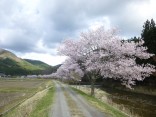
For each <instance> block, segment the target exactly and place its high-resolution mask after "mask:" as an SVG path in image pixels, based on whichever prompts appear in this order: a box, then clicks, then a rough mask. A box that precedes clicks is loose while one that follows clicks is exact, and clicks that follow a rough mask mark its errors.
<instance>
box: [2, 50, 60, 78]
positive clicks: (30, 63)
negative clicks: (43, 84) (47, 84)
mask: <svg viewBox="0 0 156 117" xmlns="http://www.w3.org/2000/svg"><path fill="white" fill-rule="evenodd" d="M56 69H57V68H56V67H52V66H50V65H48V64H46V63H44V62H41V61H36V60H29V59H25V60H24V59H21V58H19V57H17V56H16V55H15V54H13V53H12V52H10V51H7V50H4V49H0V72H1V73H5V74H6V75H27V74H50V73H52V72H55V71H56Z"/></svg>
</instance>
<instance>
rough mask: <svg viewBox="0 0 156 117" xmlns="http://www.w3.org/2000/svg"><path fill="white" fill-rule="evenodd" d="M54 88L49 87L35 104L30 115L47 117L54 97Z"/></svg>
mask: <svg viewBox="0 0 156 117" xmlns="http://www.w3.org/2000/svg"><path fill="white" fill-rule="evenodd" d="M54 92H55V88H54V87H52V88H50V89H49V91H48V93H47V94H46V95H45V96H44V97H43V98H42V99H41V100H39V102H38V103H37V105H36V108H35V109H34V110H33V111H32V112H31V114H30V117H48V114H49V110H50V108H51V104H52V103H53V99H54Z"/></svg>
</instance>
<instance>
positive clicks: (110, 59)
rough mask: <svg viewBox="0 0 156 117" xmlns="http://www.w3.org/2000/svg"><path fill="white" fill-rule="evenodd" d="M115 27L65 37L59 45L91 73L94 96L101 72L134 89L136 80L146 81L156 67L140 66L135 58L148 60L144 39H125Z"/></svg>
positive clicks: (64, 53)
mask: <svg viewBox="0 0 156 117" xmlns="http://www.w3.org/2000/svg"><path fill="white" fill-rule="evenodd" d="M116 32H117V31H116V30H115V29H110V30H107V31H106V30H105V29H104V27H103V26H102V27H99V28H97V29H95V30H88V31H87V32H83V33H81V35H80V37H79V39H78V40H76V41H74V40H65V41H64V42H63V43H62V45H61V46H60V48H59V53H60V54H61V55H65V56H68V57H69V58H70V59H72V60H74V62H75V63H77V65H79V68H80V69H81V70H82V71H83V72H84V73H86V74H88V76H89V78H90V81H91V95H94V82H95V80H96V79H97V78H98V76H99V75H101V76H103V77H104V78H113V79H119V80H121V81H122V84H123V85H126V86H127V87H129V88H131V85H135V81H136V80H144V78H145V77H147V76H149V75H150V74H152V73H153V72H154V71H155V69H154V66H152V65H150V64H143V65H137V64H136V61H135V59H136V58H140V59H148V58H149V57H151V56H153V54H149V53H147V51H146V50H147V48H146V47H143V46H142V45H143V43H144V42H143V40H141V41H140V42H138V43H134V42H133V41H131V42H128V41H122V40H123V39H122V38H121V37H119V36H117V33H116Z"/></svg>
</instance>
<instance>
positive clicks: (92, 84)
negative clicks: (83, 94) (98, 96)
mask: <svg viewBox="0 0 156 117" xmlns="http://www.w3.org/2000/svg"><path fill="white" fill-rule="evenodd" d="M94 84H95V78H94V77H93V76H92V78H91V93H90V94H91V96H94V95H95V94H94V89H95V86H94Z"/></svg>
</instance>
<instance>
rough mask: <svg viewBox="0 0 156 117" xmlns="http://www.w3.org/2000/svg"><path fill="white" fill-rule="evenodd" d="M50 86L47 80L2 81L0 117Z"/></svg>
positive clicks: (0, 80) (0, 82)
mask: <svg viewBox="0 0 156 117" xmlns="http://www.w3.org/2000/svg"><path fill="white" fill-rule="evenodd" d="M48 85H50V83H49V80H45V79H0V115H1V114H2V113H5V112H7V111H8V110H10V109H11V108H13V107H14V106H16V105H18V104H19V103H20V102H22V101H24V100H25V99H27V98H29V97H31V96H33V95H34V94H35V93H37V92H39V91H41V90H43V89H45V88H47V87H48Z"/></svg>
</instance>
